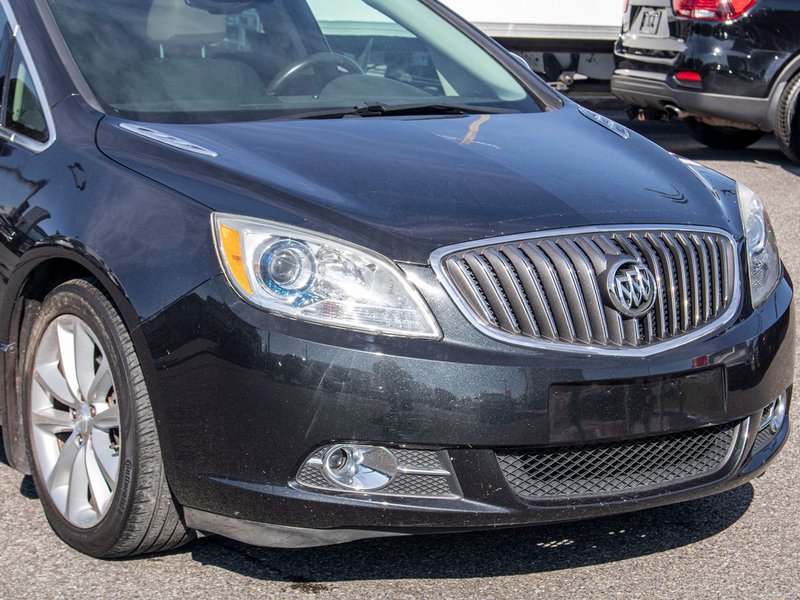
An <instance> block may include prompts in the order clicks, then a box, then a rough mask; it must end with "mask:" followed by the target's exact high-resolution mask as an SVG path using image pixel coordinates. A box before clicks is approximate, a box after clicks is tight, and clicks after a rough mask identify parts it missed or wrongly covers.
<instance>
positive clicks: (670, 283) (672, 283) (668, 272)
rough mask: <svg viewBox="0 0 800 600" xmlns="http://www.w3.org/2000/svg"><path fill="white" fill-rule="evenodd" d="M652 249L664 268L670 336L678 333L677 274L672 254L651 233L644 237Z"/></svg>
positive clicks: (678, 302) (678, 297) (678, 299)
mask: <svg viewBox="0 0 800 600" xmlns="http://www.w3.org/2000/svg"><path fill="white" fill-rule="evenodd" d="M645 238H646V239H647V241H648V242H650V244H652V246H653V248H655V250H656V253H657V254H658V257H659V258H660V259H661V264H662V266H663V268H664V279H665V280H666V281H665V284H666V288H665V289H664V294H665V295H666V298H667V309H668V310H667V314H668V319H669V331H670V334H671V335H676V334H677V333H678V331H680V318H681V311H680V305H681V301H680V290H679V289H678V284H677V282H678V274H677V271H676V269H675V261H674V260H673V256H672V253H671V252H670V250H669V249H668V248H667V246H666V245H665V244H664V242H663V241H662V240H661V238H660V237H658V236H655V235H653V234H651V233H648V234H646V235H645Z"/></svg>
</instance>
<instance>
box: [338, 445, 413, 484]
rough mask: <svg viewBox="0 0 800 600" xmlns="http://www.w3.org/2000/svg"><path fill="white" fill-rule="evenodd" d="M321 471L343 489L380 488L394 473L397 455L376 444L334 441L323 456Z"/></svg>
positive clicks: (387, 482) (395, 472)
mask: <svg viewBox="0 0 800 600" xmlns="http://www.w3.org/2000/svg"><path fill="white" fill-rule="evenodd" d="M322 474H323V476H324V477H325V479H327V480H328V481H329V482H330V483H332V484H333V485H335V486H336V487H338V488H341V489H343V490H352V491H358V492H364V491H370V490H380V489H382V488H385V487H386V486H387V485H389V484H390V483H391V482H392V480H393V479H394V478H395V477H396V476H397V458H396V457H395V455H394V453H393V452H392V451H391V450H388V449H387V448H383V447H380V446H360V445H355V444H337V445H335V446H331V447H330V448H328V451H327V452H325V454H324V455H323V457H322Z"/></svg>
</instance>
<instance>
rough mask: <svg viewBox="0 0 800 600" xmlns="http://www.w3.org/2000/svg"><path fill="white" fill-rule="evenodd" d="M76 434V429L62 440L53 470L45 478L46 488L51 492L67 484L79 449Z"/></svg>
mask: <svg viewBox="0 0 800 600" xmlns="http://www.w3.org/2000/svg"><path fill="white" fill-rule="evenodd" d="M78 435H79V434H78V432H77V431H73V432H72V435H71V436H69V438H68V439H67V441H66V442H64V446H63V447H62V448H61V454H59V455H58V459H57V460H56V464H55V465H53V470H52V471H51V472H50V475H49V476H48V478H47V489H49V490H50V491H51V493H53V494H55V492H56V491H57V490H58V488H61V487H64V486H67V485H69V479H70V474H71V473H72V467H73V465H74V464H75V459H76V458H77V456H78V452H79V450H80V447H79V446H78Z"/></svg>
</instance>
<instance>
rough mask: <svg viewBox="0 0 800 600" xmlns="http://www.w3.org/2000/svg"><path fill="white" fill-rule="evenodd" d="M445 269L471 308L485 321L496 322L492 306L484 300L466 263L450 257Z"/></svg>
mask: <svg viewBox="0 0 800 600" xmlns="http://www.w3.org/2000/svg"><path fill="white" fill-rule="evenodd" d="M447 270H448V272H449V273H450V276H451V277H452V278H453V280H454V282H455V284H456V286H457V287H458V289H459V291H460V292H461V293H462V294H463V296H464V299H465V300H466V301H467V304H469V305H470V307H471V308H472V310H474V311H476V312H477V313H478V314H479V315H480V316H481V317H483V319H484V320H486V321H487V322H489V323H493V324H494V323H496V322H497V320H496V319H495V318H494V312H493V311H492V307H491V306H489V303H488V302H487V301H486V297H485V296H484V295H483V292H481V289H480V286H478V285H477V282H476V281H475V279H474V277H473V276H472V271H471V270H470V269H469V267H467V265H466V263H465V262H464V261H463V260H461V259H455V258H451V259H449V260H448V261H447Z"/></svg>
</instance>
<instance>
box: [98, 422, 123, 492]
mask: <svg viewBox="0 0 800 600" xmlns="http://www.w3.org/2000/svg"><path fill="white" fill-rule="evenodd" d="M92 450H93V452H94V456H95V459H96V460H97V465H98V467H100V471H101V472H102V473H103V478H104V479H105V480H106V483H108V486H109V487H110V488H111V489H112V490H113V489H114V488H116V485H117V475H118V473H119V451H118V450H115V449H113V448H112V447H111V439H110V438H109V437H108V434H106V433H103V432H102V431H98V430H97V429H95V430H94V431H92Z"/></svg>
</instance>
